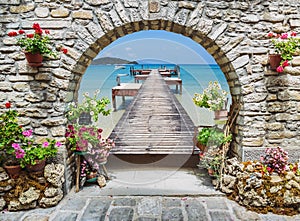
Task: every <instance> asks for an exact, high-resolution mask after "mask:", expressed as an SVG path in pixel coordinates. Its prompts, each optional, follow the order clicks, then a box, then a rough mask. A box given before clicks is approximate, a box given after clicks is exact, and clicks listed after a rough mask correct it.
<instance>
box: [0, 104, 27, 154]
mask: <svg viewBox="0 0 300 221" xmlns="http://www.w3.org/2000/svg"><path fill="white" fill-rule="evenodd" d="M5 107H6V108H7V109H8V110H7V111H5V112H4V113H2V114H1V115H0V137H1V139H0V150H6V152H7V153H9V154H12V153H13V151H14V149H13V147H12V146H11V145H12V143H14V142H16V141H19V142H22V141H23V139H24V136H23V134H22V133H23V129H22V126H20V125H19V124H18V118H17V117H18V112H17V111H16V110H12V109H11V103H10V102H7V103H6V104H5Z"/></svg>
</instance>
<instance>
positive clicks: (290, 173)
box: [285, 171, 295, 180]
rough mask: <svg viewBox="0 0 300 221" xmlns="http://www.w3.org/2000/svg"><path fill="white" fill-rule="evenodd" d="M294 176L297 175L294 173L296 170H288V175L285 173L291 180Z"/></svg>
mask: <svg viewBox="0 0 300 221" xmlns="http://www.w3.org/2000/svg"><path fill="white" fill-rule="evenodd" d="M294 177H295V174H294V172H292V171H289V172H287V173H286V175H285V178H286V179H287V180H291V179H293V178H294Z"/></svg>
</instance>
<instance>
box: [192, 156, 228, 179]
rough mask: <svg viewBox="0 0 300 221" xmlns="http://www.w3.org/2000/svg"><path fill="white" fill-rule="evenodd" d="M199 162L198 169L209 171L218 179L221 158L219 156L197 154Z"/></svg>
mask: <svg viewBox="0 0 300 221" xmlns="http://www.w3.org/2000/svg"><path fill="white" fill-rule="evenodd" d="M199 159H200V162H199V164H198V167H200V168H201V167H202V168H206V169H211V170H212V171H213V174H212V175H214V176H216V177H218V176H219V175H220V169H221V164H222V157H221V156H220V155H219V154H208V153H203V152H201V153H200V154H199Z"/></svg>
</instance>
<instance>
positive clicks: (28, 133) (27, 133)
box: [22, 130, 32, 137]
mask: <svg viewBox="0 0 300 221" xmlns="http://www.w3.org/2000/svg"><path fill="white" fill-rule="evenodd" d="M22 134H23V135H24V136H25V137H30V136H31V135H32V130H25V131H23V132H22Z"/></svg>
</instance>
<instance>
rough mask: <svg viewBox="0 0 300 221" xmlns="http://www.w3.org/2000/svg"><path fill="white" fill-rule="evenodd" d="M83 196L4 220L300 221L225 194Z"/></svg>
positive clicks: (5, 214) (3, 218)
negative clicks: (257, 208)
mask: <svg viewBox="0 0 300 221" xmlns="http://www.w3.org/2000/svg"><path fill="white" fill-rule="evenodd" d="M92 194H93V193H92V192H91V196H82V195H80V194H78V193H77V194H76V193H74V191H72V192H71V193H70V194H68V195H67V196H66V197H65V198H64V199H63V200H62V201H61V202H60V203H59V205H57V206H56V207H53V208H48V209H35V210H30V211H23V212H2V213H1V215H0V220H1V221H47V220H49V221H94V220H95V221H96V220H104V221H106V220H107V221H108V220H110V221H127V220H128V221H130V220H134V221H154V220H157V221H159V220H162V221H169V220H174V221H180V220H192V221H193V220H195V221H201V220H203V221H206V220H207V221H231V220H233V221H235V220H244V221H251V220H262V221H289V220H295V221H297V220H298V221H300V215H298V216H293V217H288V216H279V215H274V214H257V213H254V212H251V211H247V210H246V209H245V208H243V207H241V206H239V205H238V204H236V203H235V202H233V201H231V200H228V199H227V198H226V197H222V196H205V197H204V196H193V197H182V196H181V197H175V196H165V197H163V196H134V197H133V196H132V197H131V196H101V197H97V196H92Z"/></svg>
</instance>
